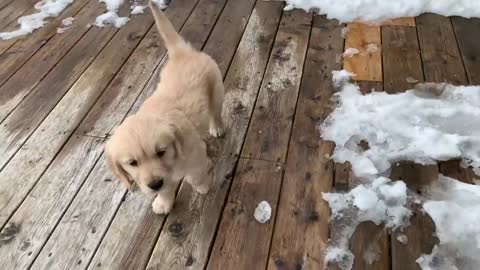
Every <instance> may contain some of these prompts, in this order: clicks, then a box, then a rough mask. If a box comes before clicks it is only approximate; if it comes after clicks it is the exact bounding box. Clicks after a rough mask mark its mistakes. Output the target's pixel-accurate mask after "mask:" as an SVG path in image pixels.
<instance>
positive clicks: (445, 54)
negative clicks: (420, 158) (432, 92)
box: [0, 0, 480, 270]
mask: <svg viewBox="0 0 480 270" xmlns="http://www.w3.org/2000/svg"><path fill="white" fill-rule="evenodd" d="M32 6H33V2H32V1H27V0H14V1H11V0H0V29H3V30H6V29H7V30H8V29H13V28H14V27H15V26H16V23H15V20H16V18H17V17H19V16H21V15H22V14H29V13H31V12H32V11H33V7H32ZM127 8H128V5H125V7H124V8H122V10H120V13H122V12H125V11H126V9H127ZM100 10H103V4H100V3H98V1H97V0H90V1H89V0H77V1H75V2H74V3H73V4H72V5H71V6H69V7H68V8H67V9H66V10H65V11H64V12H63V13H62V14H61V16H60V17H58V18H57V19H55V20H53V21H52V22H51V23H49V24H48V25H46V26H45V27H44V28H41V29H39V30H37V31H35V32H34V33H33V34H31V35H29V36H28V37H26V38H24V39H18V40H9V41H0V122H1V125H0V153H1V154H0V169H1V171H0V229H2V231H1V233H0V269H212V270H213V269H221V270H223V269H225V270H227V269H228V270H230V269H235V270H236V269H247V270H253V269H255V270H256V269H308V270H311V269H322V265H323V254H324V251H325V247H326V244H327V239H328V238H329V236H330V235H332V234H334V233H335V229H336V226H338V224H333V225H330V224H329V208H328V205H327V204H326V203H325V202H324V201H323V200H322V199H321V193H322V192H328V191H332V190H340V191H341V190H346V189H348V187H349V186H353V185H354V184H355V181H354V180H355V179H354V178H353V177H352V176H351V174H350V172H349V168H348V166H347V165H342V164H334V163H333V162H332V161H330V160H328V159H327V158H326V155H328V154H329V153H331V152H332V150H333V144H332V143H328V142H325V141H322V140H321V139H320V136H319V134H318V131H317V126H318V124H319V123H321V121H322V120H323V119H325V117H326V116H327V115H328V114H329V113H330V112H331V110H332V109H333V106H332V104H331V103H330V100H329V99H330V97H331V95H332V94H333V87H332V85H331V71H332V70H337V69H341V68H342V63H340V62H339V61H338V55H340V54H342V52H343V50H344V48H345V46H346V47H355V48H358V49H360V52H361V54H360V55H359V56H356V57H353V58H349V59H346V60H345V63H344V66H345V68H346V69H349V70H351V71H353V72H355V73H357V74H358V76H357V79H358V83H359V84H360V85H361V86H362V89H363V90H364V91H366V92H368V91H370V90H371V89H372V88H374V89H376V90H377V91H386V92H389V93H394V92H397V91H403V90H406V89H409V88H412V86H413V85H414V84H412V83H408V82H407V80H406V78H408V77H411V78H413V79H415V80H418V81H433V82H450V83H454V84H480V58H479V57H480V46H478V37H479V36H480V20H478V19H463V18H445V17H441V16H437V15H431V14H428V15H422V16H420V17H418V18H415V19H413V18H405V19H400V20H395V21H393V22H389V23H387V24H385V25H384V26H382V27H377V26H366V25H360V24H351V25H349V28H350V32H349V33H348V34H347V36H346V39H344V38H342V36H341V30H342V28H343V27H344V25H341V24H339V23H338V22H335V21H330V20H327V19H325V18H324V17H322V16H313V15H312V14H306V13H305V12H303V11H298V10H297V11H290V12H283V3H282V2H277V1H262V0H257V1H255V0H242V1H238V0H173V1H172V3H171V4H170V6H169V8H168V9H167V10H166V14H167V16H168V17H169V18H170V19H171V21H172V23H173V24H174V26H175V28H176V29H178V30H179V31H180V32H181V34H182V35H183V36H184V37H185V38H186V39H188V40H189V41H190V42H191V43H192V44H193V45H194V46H195V47H196V48H199V49H203V51H205V52H207V53H208V54H210V55H211V56H212V57H213V58H214V59H215V60H216V61H217V62H218V64H219V66H220V69H221V71H222V73H223V74H224V78H225V85H226V89H227V91H228V93H227V95H226V101H225V111H224V119H225V121H226V124H227V127H228V131H227V135H226V137H225V138H224V139H222V140H218V141H214V142H213V143H212V145H211V148H212V155H213V156H214V157H216V160H217V162H216V167H215V180H216V181H217V183H218V185H217V186H216V188H215V189H214V190H212V191H210V192H209V193H208V194H207V195H199V194H196V193H195V192H194V191H193V190H192V189H191V187H190V186H188V185H187V184H185V185H182V186H181V188H180V190H179V194H178V197H177V201H176V205H175V208H174V211H173V212H172V213H171V214H170V215H168V216H166V217H165V216H157V215H154V214H153V213H152V210H151V207H150V201H148V200H147V199H146V198H145V197H144V196H143V195H142V194H141V193H140V192H139V191H137V192H133V193H130V192H127V191H126V189H125V188H124V186H122V185H121V183H119V182H118V181H116V180H115V179H114V178H113V177H112V175H111V174H110V172H109V171H108V169H107V167H106V164H105V162H104V157H103V143H104V142H105V140H106V138H107V137H108V135H109V134H110V133H111V132H112V129H113V128H114V127H115V126H117V125H118V124H119V123H121V122H122V120H123V119H124V118H125V117H126V116H127V115H128V114H131V113H133V112H135V111H136V110H137V109H138V106H139V105H140V104H141V103H142V102H143V100H145V98H146V97H148V96H149V95H150V94H151V93H152V91H153V90H154V89H155V85H156V83H157V82H158V70H159V69H160V68H161V67H162V63H163V59H164V57H165V53H166V51H165V48H164V47H163V45H162V43H161V41H160V40H159V37H158V34H157V32H156V29H155V27H153V19H152V17H151V16H150V15H148V14H146V15H139V16H134V17H132V20H131V21H130V22H129V23H128V24H127V25H125V26H124V27H122V28H120V29H116V28H105V29H101V28H96V27H90V26H87V25H88V24H90V23H92V22H93V21H94V20H95V17H96V16H98V15H99V13H100ZM70 16H74V17H75V18H76V20H75V21H74V26H73V27H72V29H70V30H69V31H67V32H66V33H64V34H57V33H56V28H57V27H58V26H60V24H61V20H62V19H64V18H66V17H70ZM371 43H375V44H377V45H378V50H377V51H376V52H374V53H368V52H367V46H368V44H371ZM439 172H442V173H444V174H446V175H449V176H453V177H455V178H458V179H461V180H463V181H472V178H473V174H472V173H471V172H469V171H467V170H463V169H460V168H459V166H458V162H455V161H452V162H445V163H441V164H440V165H439V166H428V167H422V166H418V165H415V164H406V163H405V164H400V165H398V166H396V167H395V168H394V170H393V172H392V177H393V178H394V179H403V180H405V181H406V182H407V183H408V185H409V187H410V188H412V189H414V190H418V189H419V187H420V186H421V185H423V184H425V183H428V182H429V181H432V180H433V179H434V178H435V177H436V175H437V174H438V173H439ZM262 200H266V201H268V202H269V203H270V204H271V206H272V208H273V214H272V219H271V220H270V221H269V222H268V223H266V224H259V223H258V222H256V221H255V220H254V218H253V212H254V209H255V207H256V205H257V204H258V203H259V202H260V201H262ZM411 223H412V225H411V226H410V227H409V228H408V229H407V230H406V231H405V232H404V233H405V234H406V235H407V237H408V239H409V242H408V244H407V245H404V244H401V243H400V242H398V241H397V240H396V235H395V234H394V235H390V234H389V233H388V232H387V231H386V230H384V229H383V228H381V227H377V226H375V225H373V224H371V223H365V224H362V225H361V226H359V227H358V229H357V231H356V233H355V235H354V237H353V239H352V241H351V248H352V250H353V251H354V253H355V256H356V260H355V266H354V269H355V270H358V269H368V270H377V269H378V270H380V269H398V270H410V269H418V266H417V264H416V263H415V260H416V259H417V258H418V257H419V255H420V254H422V253H429V252H430V251H431V248H432V246H433V245H434V243H435V242H436V240H435V238H434V237H433V236H432V235H433V232H434V227H433V224H432V222H431V220H430V219H429V218H428V217H427V216H424V215H423V214H422V213H421V211H420V210H419V209H417V210H416V211H415V215H414V216H413V217H412V219H411ZM368 249H375V250H377V251H379V252H380V256H379V258H378V260H377V261H375V262H374V263H373V264H371V265H370V264H368V263H367V261H366V260H365V258H364V256H363V253H364V251H366V250H368ZM330 268H331V269H335V266H330Z"/></svg>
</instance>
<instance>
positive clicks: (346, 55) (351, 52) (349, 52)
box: [343, 48, 359, 57]
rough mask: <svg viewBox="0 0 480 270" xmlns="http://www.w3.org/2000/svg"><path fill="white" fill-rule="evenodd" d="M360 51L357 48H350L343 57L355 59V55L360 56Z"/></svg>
mask: <svg viewBox="0 0 480 270" xmlns="http://www.w3.org/2000/svg"><path fill="white" fill-rule="evenodd" d="M358 53H359V51H358V50H357V49H355V48H348V49H346V50H345V52H343V57H353V56H354V55H356V54H358Z"/></svg>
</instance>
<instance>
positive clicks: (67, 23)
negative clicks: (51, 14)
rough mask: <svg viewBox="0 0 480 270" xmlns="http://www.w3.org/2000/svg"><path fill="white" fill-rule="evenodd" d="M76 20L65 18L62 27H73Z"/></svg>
mask: <svg viewBox="0 0 480 270" xmlns="http://www.w3.org/2000/svg"><path fill="white" fill-rule="evenodd" d="M74 20H75V18H73V17H68V18H65V19H63V20H62V25H63V26H69V25H72V23H73V21H74Z"/></svg>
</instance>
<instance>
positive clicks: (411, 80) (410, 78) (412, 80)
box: [405, 77, 418, 83]
mask: <svg viewBox="0 0 480 270" xmlns="http://www.w3.org/2000/svg"><path fill="white" fill-rule="evenodd" d="M405 80H406V81H407V82H408V83H417V82H418V80H417V79H414V78H412V77H407V78H406V79H405Z"/></svg>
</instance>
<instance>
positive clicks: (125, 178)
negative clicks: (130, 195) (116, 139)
mask: <svg viewBox="0 0 480 270" xmlns="http://www.w3.org/2000/svg"><path fill="white" fill-rule="evenodd" d="M105 154H106V157H107V164H108V167H109V168H110V170H111V171H112V173H113V175H115V176H116V177H117V178H118V179H120V181H121V182H122V183H123V184H125V186H126V187H127V188H128V189H129V190H131V189H132V181H131V180H130V176H129V175H128V173H127V172H126V171H125V170H124V169H123V168H122V165H120V164H119V163H118V161H117V160H116V159H115V158H114V157H113V155H112V154H111V153H110V151H108V147H105Z"/></svg>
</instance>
